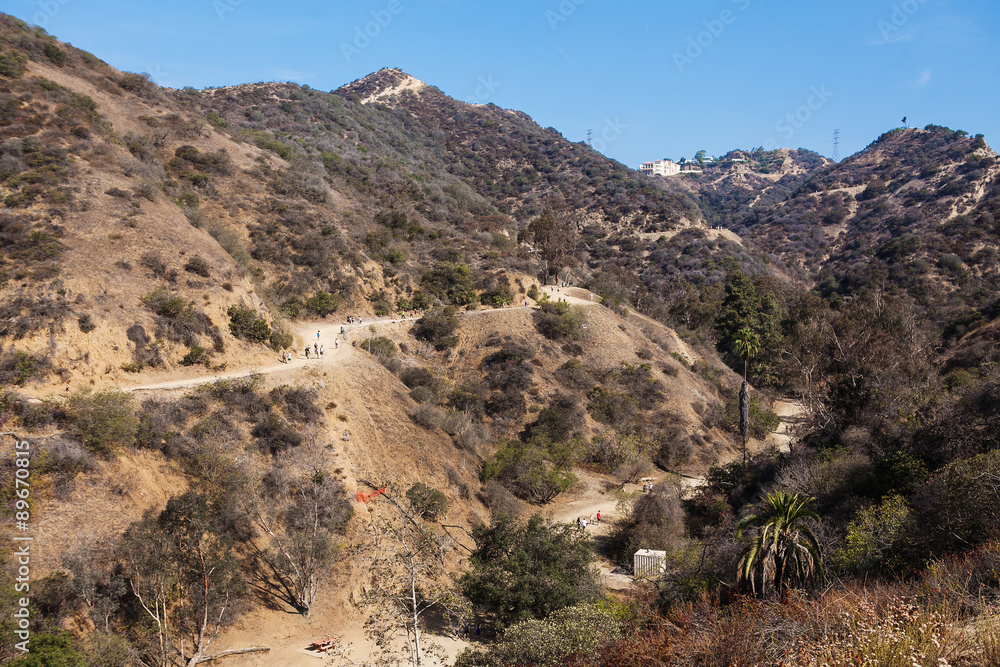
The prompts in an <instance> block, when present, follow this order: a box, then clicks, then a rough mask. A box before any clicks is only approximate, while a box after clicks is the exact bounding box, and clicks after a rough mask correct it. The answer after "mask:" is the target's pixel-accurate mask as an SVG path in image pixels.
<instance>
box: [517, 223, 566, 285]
mask: <svg viewBox="0 0 1000 667" xmlns="http://www.w3.org/2000/svg"><path fill="white" fill-rule="evenodd" d="M528 232H529V234H530V235H531V237H532V240H533V242H534V245H535V247H536V248H537V249H538V252H539V254H540V255H541V257H542V260H543V261H544V262H545V276H546V277H548V276H550V275H557V274H558V273H559V271H560V269H562V268H563V267H565V266H567V265H569V264H570V263H571V261H572V252H573V243H574V241H575V240H576V230H575V229H574V228H573V226H572V225H570V224H569V223H567V222H565V221H563V220H559V219H558V218H556V217H555V216H554V215H552V213H545V214H543V215H541V216H540V217H538V218H535V220H533V221H532V222H531V224H530V225H528Z"/></svg>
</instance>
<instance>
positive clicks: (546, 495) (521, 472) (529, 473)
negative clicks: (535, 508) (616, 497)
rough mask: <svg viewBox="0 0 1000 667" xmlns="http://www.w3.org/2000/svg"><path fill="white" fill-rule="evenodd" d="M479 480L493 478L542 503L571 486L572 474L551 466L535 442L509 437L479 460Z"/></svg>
mask: <svg viewBox="0 0 1000 667" xmlns="http://www.w3.org/2000/svg"><path fill="white" fill-rule="evenodd" d="M479 479H480V481H483V482H488V481H490V480H496V481H498V482H500V483H501V484H503V485H504V486H505V487H507V488H508V489H510V491H511V492H512V493H513V494H514V495H515V496H517V497H518V498H521V499H523V500H527V501H528V502H532V503H537V504H544V503H547V502H549V501H551V500H552V499H553V498H555V497H556V496H557V495H559V494H560V493H562V492H563V491H565V490H566V489H568V488H569V487H571V486H572V485H573V484H574V483H575V482H576V476H575V475H573V473H572V472H570V471H569V470H567V469H565V468H562V467H560V466H556V465H553V464H552V463H551V462H550V461H548V460H547V452H546V451H545V450H544V449H543V448H542V447H541V446H539V445H536V444H529V443H524V442H520V441H518V440H512V441H509V442H507V443H505V444H504V445H503V446H501V448H500V449H499V451H497V453H496V454H494V455H493V457H492V458H490V459H488V460H486V461H485V462H484V463H483V467H482V470H481V471H480V473H479Z"/></svg>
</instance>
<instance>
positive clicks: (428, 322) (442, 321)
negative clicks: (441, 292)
mask: <svg viewBox="0 0 1000 667" xmlns="http://www.w3.org/2000/svg"><path fill="white" fill-rule="evenodd" d="M457 328H458V317H457V316H456V315H455V308H454V306H448V307H447V308H445V309H443V310H437V311H434V312H431V313H427V314H426V315H424V316H423V317H421V318H420V319H419V320H417V324H416V326H415V327H414V328H413V335H414V336H416V337H417V338H418V339H419V340H424V341H427V342H428V343H431V344H432V345H434V347H435V348H437V349H438V350H444V349H447V348H449V347H454V346H455V344H457V343H458V338H457V337H456V336H453V335H452V334H453V333H454V332H455V330H456V329H457Z"/></svg>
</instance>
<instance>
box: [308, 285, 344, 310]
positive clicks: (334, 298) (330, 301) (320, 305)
mask: <svg viewBox="0 0 1000 667" xmlns="http://www.w3.org/2000/svg"><path fill="white" fill-rule="evenodd" d="M343 301H344V299H343V297H341V296H340V295H339V294H330V293H329V292H324V291H323V290H319V291H318V292H316V294H314V295H313V296H311V297H309V298H308V299H306V308H308V309H309V310H311V311H312V312H314V313H316V314H317V315H319V316H320V317H326V316H327V315H330V314H331V313H334V312H336V310H337V309H338V308H340V305H341V304H342V303H343Z"/></svg>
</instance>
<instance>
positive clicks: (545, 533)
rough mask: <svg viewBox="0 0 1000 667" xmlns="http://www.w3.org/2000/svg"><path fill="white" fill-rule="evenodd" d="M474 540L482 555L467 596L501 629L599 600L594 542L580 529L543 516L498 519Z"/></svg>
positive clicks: (465, 585) (466, 583) (475, 559)
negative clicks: (564, 608)
mask: <svg viewBox="0 0 1000 667" xmlns="http://www.w3.org/2000/svg"><path fill="white" fill-rule="evenodd" d="M472 536H473V538H474V539H475V540H476V550H475V552H473V554H472V556H471V560H472V569H471V570H470V571H469V572H466V573H465V575H463V576H462V579H461V585H462V590H463V592H464V593H465V595H466V597H468V598H469V601H470V602H472V604H473V606H474V607H476V608H477V609H479V610H481V611H482V612H483V613H487V614H491V615H493V616H494V618H495V620H496V623H497V626H499V627H508V626H510V625H511V624H513V623H517V622H519V621H526V620H530V619H532V618H545V617H546V616H548V615H549V614H551V613H552V612H554V611H556V610H557V609H562V608H563V607H568V606H571V605H575V604H579V603H581V602H589V601H591V600H595V599H597V597H598V591H599V583H598V582H599V580H598V573H597V571H596V569H595V568H594V551H593V548H592V547H593V540H592V539H591V538H590V536H589V535H588V534H587V533H586V531H584V530H581V529H580V528H579V527H578V526H574V525H571V524H565V523H553V522H551V521H546V520H545V519H543V518H542V516H541V515H539V514H535V515H534V516H532V517H531V518H530V519H528V521H527V522H523V521H521V520H519V519H517V518H515V517H512V516H509V515H506V514H494V516H493V521H492V523H491V525H489V526H483V525H480V526H477V527H476V528H474V529H473V531H472Z"/></svg>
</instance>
